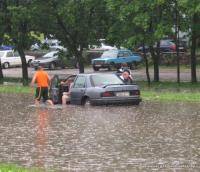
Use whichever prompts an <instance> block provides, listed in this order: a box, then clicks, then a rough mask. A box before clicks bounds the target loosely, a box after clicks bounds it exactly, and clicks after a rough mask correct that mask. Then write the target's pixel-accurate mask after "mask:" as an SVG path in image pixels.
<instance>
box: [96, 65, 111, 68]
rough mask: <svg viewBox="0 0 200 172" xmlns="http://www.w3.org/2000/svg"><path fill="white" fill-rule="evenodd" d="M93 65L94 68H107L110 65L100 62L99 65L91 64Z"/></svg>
mask: <svg viewBox="0 0 200 172" xmlns="http://www.w3.org/2000/svg"><path fill="white" fill-rule="evenodd" d="M93 67H96V68H108V67H110V65H109V64H101V65H97V64H93Z"/></svg>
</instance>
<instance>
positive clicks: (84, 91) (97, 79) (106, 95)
mask: <svg viewBox="0 0 200 172" xmlns="http://www.w3.org/2000/svg"><path fill="white" fill-rule="evenodd" d="M53 82H54V81H53ZM54 85H55V86H53V87H51V89H50V90H52V91H51V93H50V95H51V98H52V99H53V98H54V97H56V96H55V95H58V94H57V93H59V92H60V91H59V89H60V88H59V86H58V85H59V84H54ZM56 85H57V86H56ZM53 90H54V91H53ZM70 97H71V98H70V103H71V104H75V105H85V104H91V105H102V104H125V103H131V104H135V105H139V103H140V102H141V98H140V89H139V87H138V86H137V85H136V84H128V85H127V84H125V83H123V81H122V80H121V79H120V78H119V77H118V76H117V75H116V74H100V73H99V74H78V75H77V76H76V77H75V79H74V83H73V86H72V88H71V90H70ZM58 99H60V98H59V96H57V99H56V100H57V101H58ZM53 101H54V100H53ZM54 102H55V101H54ZM58 102H59V101H58Z"/></svg>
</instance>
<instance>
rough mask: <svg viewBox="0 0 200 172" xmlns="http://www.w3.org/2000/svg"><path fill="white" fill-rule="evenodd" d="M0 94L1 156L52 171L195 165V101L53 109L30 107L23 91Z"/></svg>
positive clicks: (198, 121) (198, 129)
mask: <svg viewBox="0 0 200 172" xmlns="http://www.w3.org/2000/svg"><path fill="white" fill-rule="evenodd" d="M0 97H1V102H0V106H1V109H0V140H1V142H0V161H1V162H12V163H16V164H19V165H23V166H27V167H32V166H37V167H42V168H45V169H55V171H81V172H85V171H92V172H93V171H95V172H96V171H111V172H113V171H117V172H118V171H120V172H121V171H127V172H129V171H130V172H132V171H133V172H134V171H136V172H138V171H142V172H143V171H181V172H182V171H191V172H196V171H197V172H199V171H200V169H199V164H200V146H199V145H200V144H199V142H200V134H199V133H200V107H199V105H198V104H197V103H159V102H143V103H142V104H141V105H140V106H138V107H137V106H108V107H106V106H99V107H82V106H71V105H69V106H66V107H65V108H62V109H60V108H57V107H56V108H55V109H52V108H46V107H39V108H35V107H30V106H29V103H32V100H31V99H30V100H29V99H28V100H27V96H24V97H17V96H14V95H1V94H0ZM10 100H13V101H12V102H10ZM25 100H26V101H25ZM24 107H25V108H24ZM5 114H6V115H5ZM11 155H12V156H11Z"/></svg>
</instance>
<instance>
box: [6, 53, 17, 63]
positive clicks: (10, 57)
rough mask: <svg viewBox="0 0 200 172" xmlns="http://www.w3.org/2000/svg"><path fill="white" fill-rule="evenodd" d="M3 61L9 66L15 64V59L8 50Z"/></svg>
mask: <svg viewBox="0 0 200 172" xmlns="http://www.w3.org/2000/svg"><path fill="white" fill-rule="evenodd" d="M5 62H8V63H9V65H10V66H15V65H16V60H15V58H14V55H13V52H12V51H9V52H8V53H7V54H6V58H5Z"/></svg>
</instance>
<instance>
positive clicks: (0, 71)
mask: <svg viewBox="0 0 200 172" xmlns="http://www.w3.org/2000/svg"><path fill="white" fill-rule="evenodd" d="M0 84H3V71H2V66H1V59H0Z"/></svg>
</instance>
